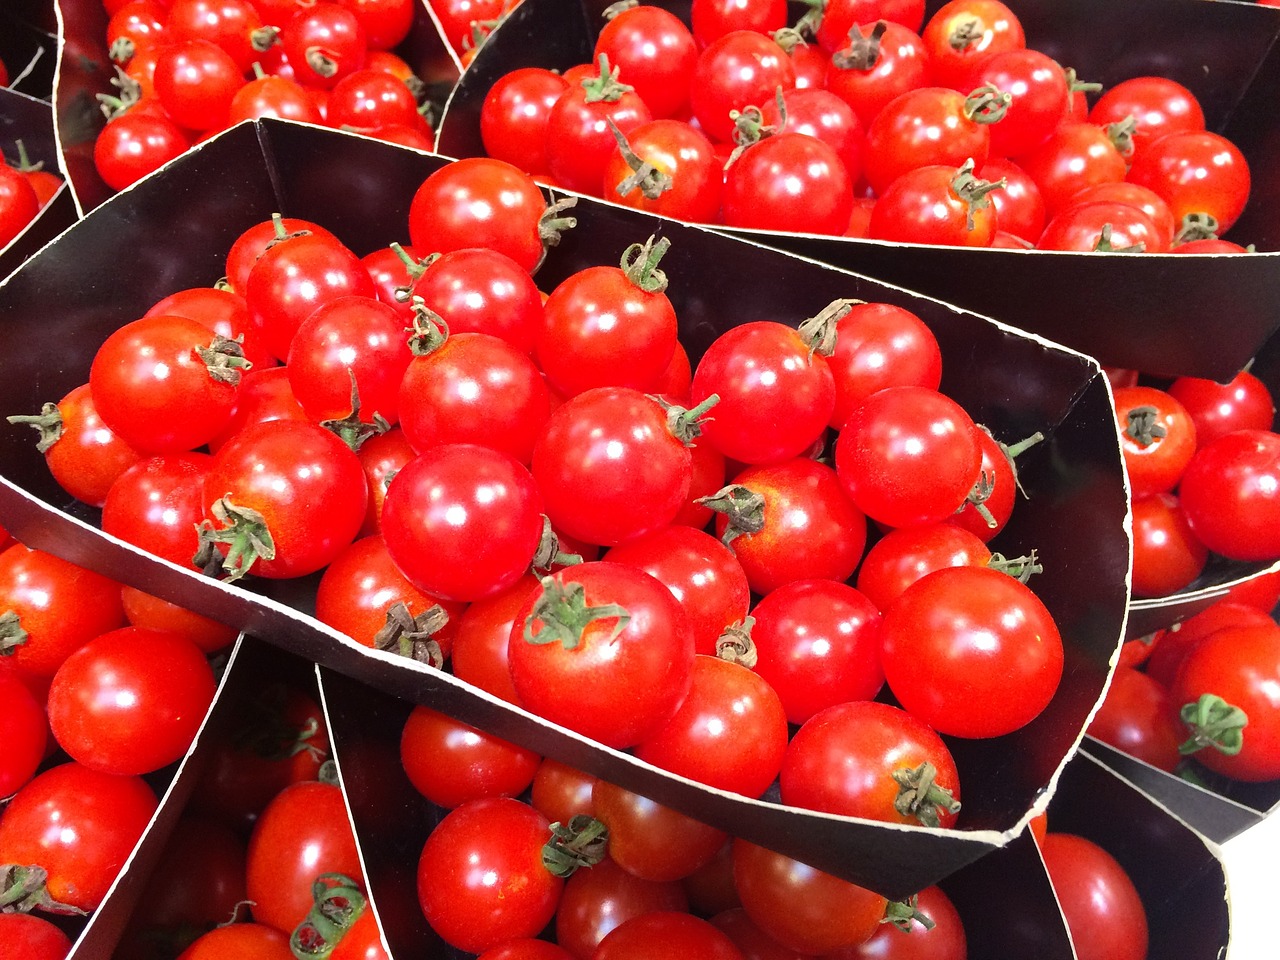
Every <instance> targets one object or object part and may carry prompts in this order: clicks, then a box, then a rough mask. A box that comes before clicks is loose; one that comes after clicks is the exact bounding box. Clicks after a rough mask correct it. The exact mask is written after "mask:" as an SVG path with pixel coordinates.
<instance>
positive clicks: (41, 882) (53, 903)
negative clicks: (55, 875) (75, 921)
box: [0, 863, 88, 916]
mask: <svg viewBox="0 0 1280 960" xmlns="http://www.w3.org/2000/svg"><path fill="white" fill-rule="evenodd" d="M48 883H49V871H48V870H46V869H45V868H44V867H42V866H40V865H39V864H34V863H33V864H29V865H24V864H20V863H6V864H0V913H30V912H31V911H32V910H36V909H39V910H44V911H46V912H48V913H63V914H67V913H74V914H79V915H81V916H84V915H86V914H87V913H88V911H86V910H81V909H80V908H79V907H75V906H72V905H71V904H69V903H59V902H58V901H57V900H55V899H53V897H51V896H50V895H49V887H48Z"/></svg>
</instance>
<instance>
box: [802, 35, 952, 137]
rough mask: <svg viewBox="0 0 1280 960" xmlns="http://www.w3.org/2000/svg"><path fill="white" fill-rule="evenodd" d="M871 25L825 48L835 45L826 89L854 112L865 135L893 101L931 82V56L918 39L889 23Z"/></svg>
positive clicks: (828, 69)
mask: <svg viewBox="0 0 1280 960" xmlns="http://www.w3.org/2000/svg"><path fill="white" fill-rule="evenodd" d="M824 21H825V18H824ZM873 21H874V22H873ZM873 21H865V22H862V23H861V25H857V26H855V27H854V28H853V32H848V31H846V32H845V34H844V35H842V36H840V37H838V38H834V39H833V40H830V41H826V42H824V44H823V45H824V46H828V44H833V43H834V44H836V46H835V47H834V48H831V47H828V48H829V49H832V53H833V55H832V58H831V64H830V66H829V67H828V68H827V76H826V87H827V89H828V90H830V91H831V92H832V93H834V94H835V95H836V96H838V97H839V98H840V99H841V100H843V101H844V102H845V103H847V104H849V106H850V107H852V108H853V112H854V113H855V114H857V115H858V121H859V122H860V123H861V124H862V128H863V129H864V130H865V129H867V128H868V127H870V126H871V123H872V121H873V120H874V119H875V117H876V114H878V113H879V112H880V111H881V110H882V109H883V108H884V106H885V105H886V104H887V103H889V102H890V101H891V100H893V99H894V98H895V97H897V96H899V95H901V94H904V93H906V92H907V91H908V90H914V89H915V88H916V87H923V86H925V85H926V84H927V83H928V82H929V73H928V70H929V53H928V51H927V50H926V49H925V46H924V42H923V41H922V40H921V39H920V36H919V35H918V34H916V33H913V32H912V31H911V30H909V29H908V28H907V27H904V26H902V25H901V24H899V23H894V22H892V20H891V18H885V19H877V18H873ZM821 31H822V28H821V27H819V39H820V40H821V37H822V32H821Z"/></svg>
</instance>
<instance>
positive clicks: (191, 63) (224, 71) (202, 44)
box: [154, 40, 245, 130]
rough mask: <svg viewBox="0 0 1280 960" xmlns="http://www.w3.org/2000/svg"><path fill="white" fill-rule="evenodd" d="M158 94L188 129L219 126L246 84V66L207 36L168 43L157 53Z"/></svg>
mask: <svg viewBox="0 0 1280 960" xmlns="http://www.w3.org/2000/svg"><path fill="white" fill-rule="evenodd" d="M154 82H155V88H156V97H157V98H158V99H159V101H160V105H161V106H162V107H164V110H165V113H167V114H168V115H169V118H170V119H171V120H173V122H174V123H176V124H178V126H180V127H184V128H185V129H188V130H220V129H221V128H222V127H223V126H225V125H226V122H227V116H228V114H229V112H230V110H231V101H232V100H233V99H234V98H235V95H236V94H237V93H238V92H239V90H240V88H241V87H243V86H244V83H245V80H244V68H243V67H241V66H239V65H237V63H236V61H235V60H234V59H233V58H232V56H231V54H229V53H227V51H225V50H223V49H222V48H221V47H219V46H218V45H217V44H215V43H211V42H210V41H208V40H179V41H177V42H174V43H168V44H166V45H165V46H164V47H163V48H162V49H161V50H160V51H159V53H158V54H157V56H156V67H155V75H154Z"/></svg>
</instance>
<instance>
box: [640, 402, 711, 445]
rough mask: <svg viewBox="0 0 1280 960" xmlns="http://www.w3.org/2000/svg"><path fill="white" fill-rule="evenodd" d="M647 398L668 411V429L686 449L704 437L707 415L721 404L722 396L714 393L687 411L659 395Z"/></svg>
mask: <svg viewBox="0 0 1280 960" xmlns="http://www.w3.org/2000/svg"><path fill="white" fill-rule="evenodd" d="M645 396H647V397H648V398H649V399H650V400H652V401H653V402H654V403H656V404H658V406H660V407H662V409H663V410H665V411H666V414H667V429H668V430H669V431H671V435H672V436H673V437H675V438H676V439H677V440H679V441H680V442H681V443H683V444H684V445H685V446H686V447H692V446H693V445H694V443H693V442H694V441H695V440H697V439H698V438H699V437H700V436H702V425H703V423H704V422H705V421H706V419H707V413H709V412H710V410H711V409H712V407H714V406H715V405H716V404H717V403H719V402H720V394H718V393H713V394H711V395H710V396H709V397H707V398H706V399H705V400H703V401H702V402H701V403H700V404H698V405H697V406H696V407H693V408H691V409H687V408H685V407H682V406H680V405H679V404H675V403H670V402H668V401H666V400H664V399H663V398H662V397H660V396H658V395H657V394H653V393H648V394H645Z"/></svg>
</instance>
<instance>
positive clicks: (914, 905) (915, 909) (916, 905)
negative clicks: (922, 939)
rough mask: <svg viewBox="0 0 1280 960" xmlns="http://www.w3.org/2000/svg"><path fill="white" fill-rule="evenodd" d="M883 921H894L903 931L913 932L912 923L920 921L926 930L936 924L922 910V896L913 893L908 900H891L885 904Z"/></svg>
mask: <svg viewBox="0 0 1280 960" xmlns="http://www.w3.org/2000/svg"><path fill="white" fill-rule="evenodd" d="M880 922H881V923H892V924H893V925H894V926H895V927H897V928H898V929H899V930H901V931H902V932H903V933H911V932H912V924H913V923H918V924H920V926H922V927H924V928H925V929H926V930H932V929H933V928H934V927H935V926H937V924H935V923H934V922H933V920H932V918H931V917H929V915H928V914H926V913H922V912H921V911H920V897H919V895H918V894H912V895H911V897H910V898H908V899H906V900H890V901H889V902H888V903H887V904H885V908H884V917H883V918H882V919H881V920H880Z"/></svg>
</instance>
